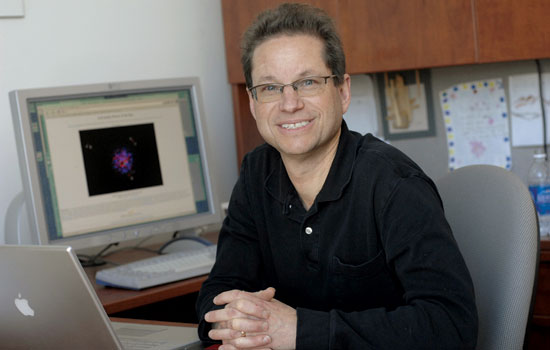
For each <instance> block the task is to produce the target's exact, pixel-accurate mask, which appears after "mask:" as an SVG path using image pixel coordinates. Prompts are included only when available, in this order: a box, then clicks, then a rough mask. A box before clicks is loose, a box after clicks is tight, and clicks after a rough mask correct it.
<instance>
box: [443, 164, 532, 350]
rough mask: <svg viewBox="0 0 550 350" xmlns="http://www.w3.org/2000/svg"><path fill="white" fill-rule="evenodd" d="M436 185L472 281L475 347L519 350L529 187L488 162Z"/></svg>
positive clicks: (526, 307) (527, 270) (527, 288)
mask: <svg viewBox="0 0 550 350" xmlns="http://www.w3.org/2000/svg"><path fill="white" fill-rule="evenodd" d="M436 184H437V187H438V190H439V193H440V195H441V198H442V200H443V206H444V208H445V215H446V217H447V220H448V221H449V224H450V225H451V228H452V230H453V234H454V236H455V239H456V241H457V242H458V246H459V247H460V251H461V252H462V255H463V256H464V260H465V261H466V265H467V266H468V268H469V270H470V274H471V275H472V279H473V282H474V288H475V295H476V304H477V310H478V317H479V334H478V344H477V349H495V350H504V349H521V348H522V347H523V344H524V339H525V332H526V327H527V322H528V319H529V316H530V313H531V306H532V302H533V300H532V299H533V292H534V288H535V284H536V283H535V282H536V275H537V272H538V258H539V243H540V242H539V232H538V222H537V214H536V210H535V207H534V204H533V201H532V199H531V195H530V193H529V190H528V189H527V187H526V186H525V184H524V183H523V182H522V181H521V180H520V179H519V177H518V176H516V175H515V174H513V173H511V172H509V171H507V170H504V169H503V168H499V167H496V166H492V165H471V166H466V167H463V168H459V169H457V170H454V171H452V172H450V173H449V174H447V175H445V176H444V177H443V178H441V179H440V180H438V181H436Z"/></svg>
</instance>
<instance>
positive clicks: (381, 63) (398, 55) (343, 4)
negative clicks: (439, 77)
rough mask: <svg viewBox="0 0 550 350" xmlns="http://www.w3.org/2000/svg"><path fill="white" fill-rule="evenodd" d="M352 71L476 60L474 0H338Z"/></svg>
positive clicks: (348, 59)
mask: <svg viewBox="0 0 550 350" xmlns="http://www.w3.org/2000/svg"><path fill="white" fill-rule="evenodd" d="M339 4H340V6H339V13H338V16H339V22H340V33H341V35H342V40H343V42H344V49H345V51H346V54H347V62H348V68H347V71H348V73H365V72H380V71H389V70H404V69H413V68H428V67H437V66H448V65H460V64H468V63H474V62H475V43H474V26H473V18H472V5H471V1H470V0H383V1H381V0H340V1H339Z"/></svg>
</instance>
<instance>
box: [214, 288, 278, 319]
mask: <svg viewBox="0 0 550 350" xmlns="http://www.w3.org/2000/svg"><path fill="white" fill-rule="evenodd" d="M266 295H267V296H269V294H267V293H266ZM261 301H262V299H260V298H258V297H257V296H255V295H253V294H252V293H247V292H242V291H229V292H224V293H221V294H220V295H218V296H217V297H215V298H214V304H216V305H224V304H226V307H225V309H224V310H228V311H227V312H228V313H229V312H232V311H229V310H231V309H234V310H238V311H239V312H241V313H243V314H246V315H248V316H253V317H256V318H268V317H269V312H268V311H267V310H266V309H265V308H264V307H262V306H260V305H259V304H258V303H259V302H261ZM207 315H208V313H207ZM228 316H229V317H230V318H231V317H236V316H238V315H235V314H234V313H233V314H231V315H228ZM205 320H206V321H208V322H211V321H210V320H209V319H207V318H206V317H205ZM218 321H223V320H218Z"/></svg>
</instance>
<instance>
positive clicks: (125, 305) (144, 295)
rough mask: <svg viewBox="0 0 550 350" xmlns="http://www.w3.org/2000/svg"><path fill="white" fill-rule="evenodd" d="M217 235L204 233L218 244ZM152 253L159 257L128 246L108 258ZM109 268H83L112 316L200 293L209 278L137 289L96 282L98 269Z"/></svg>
mask: <svg viewBox="0 0 550 350" xmlns="http://www.w3.org/2000/svg"><path fill="white" fill-rule="evenodd" d="M217 235H218V233H217V232H212V233H207V234H204V235H203V236H202V237H203V238H206V239H208V240H209V241H211V242H213V243H216V242H217V238H218V237H217ZM159 247H160V244H159V245H152V246H147V247H146V248H148V249H153V250H156V249H158V248H159ZM153 256H156V254H155V253H153V252H151V251H146V250H139V249H126V250H120V251H118V252H115V253H113V254H112V255H109V256H108V257H107V258H106V260H108V261H112V262H115V263H119V264H124V263H128V262H132V261H136V260H140V259H145V258H149V257H153ZM108 267H112V265H103V266H98V267H86V268H85V269H84V270H85V271H86V274H87V275H88V278H89V279H90V281H91V282H92V285H93V287H94V289H95V292H96V293H97V295H98V297H99V300H100V301H101V304H102V305H103V307H104V308H105V311H106V312H107V314H108V315H110V316H112V315H113V314H116V313H119V312H123V311H128V310H133V309H136V308H139V307H141V306H147V305H151V304H154V303H158V302H162V301H167V300H170V299H174V298H178V297H182V296H187V295H190V294H193V293H197V292H198V291H199V290H200V288H201V285H202V283H203V282H204V281H205V280H206V277H207V275H204V276H198V277H194V278H190V279H186V280H183V281H179V282H174V283H169V284H165V285H161V286H158V287H152V288H147V289H144V290H140V291H135V290H126V289H119V288H111V287H105V286H101V285H98V284H97V283H96V282H95V274H96V272H97V271H99V270H101V269H104V268H108ZM189 308H191V309H192V310H191V311H192V313H193V314H194V305H189Z"/></svg>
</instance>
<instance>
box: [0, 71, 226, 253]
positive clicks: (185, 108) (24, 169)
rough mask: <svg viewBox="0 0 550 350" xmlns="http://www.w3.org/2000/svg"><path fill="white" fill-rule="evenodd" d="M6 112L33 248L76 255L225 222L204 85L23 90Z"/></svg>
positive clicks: (182, 82) (169, 82) (181, 82)
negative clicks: (68, 249) (65, 248)
mask: <svg viewBox="0 0 550 350" xmlns="http://www.w3.org/2000/svg"><path fill="white" fill-rule="evenodd" d="M10 102H11V107H12V112H13V121H14V128H15V136H16V142H17V149H18V156H19V162H20V169H21V174H22V182H23V194H24V200H25V203H26V211H27V215H28V220H29V221H28V222H29V228H30V229H29V231H30V240H31V243H33V244H55V245H70V246H72V247H73V248H75V249H80V248H88V247H94V246H99V245H104V244H109V243H114V242H119V241H123V240H128V239H136V238H140V237H147V236H150V235H153V234H159V233H165V232H175V231H178V230H183V229H189V228H194V227H200V226H204V225H208V224H214V223H218V222H219V221H220V220H221V215H220V203H219V202H218V200H217V196H216V190H215V188H214V185H213V176H212V169H211V167H210V166H211V164H209V161H211V157H210V156H211V154H210V150H209V147H210V146H209V143H208V140H207V135H206V127H205V120H204V113H203V107H202V106H203V104H202V97H201V91H200V85H199V80H198V78H179V79H163V80H147V81H133V82H121V83H105V84H93V85H81V86H67V87H54V88H40V89H27V90H18V91H12V92H10ZM7 243H9V242H7Z"/></svg>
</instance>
